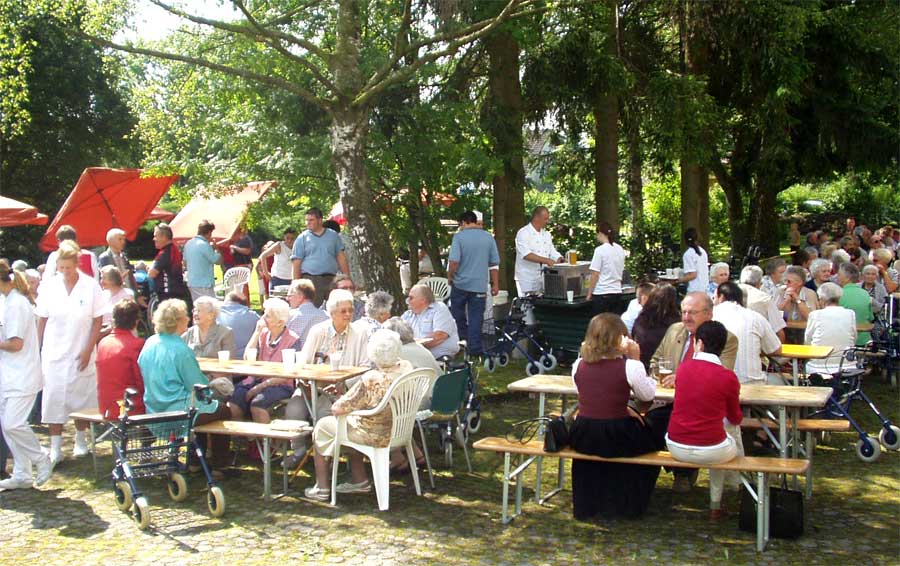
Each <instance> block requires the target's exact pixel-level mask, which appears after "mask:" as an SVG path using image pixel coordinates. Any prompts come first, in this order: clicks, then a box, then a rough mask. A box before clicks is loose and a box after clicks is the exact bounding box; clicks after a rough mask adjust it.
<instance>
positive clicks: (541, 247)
mask: <svg viewBox="0 0 900 566" xmlns="http://www.w3.org/2000/svg"><path fill="white" fill-rule="evenodd" d="M549 221H550V211H549V210H547V207H546V206H539V207H537V208H535V209H534V211H533V212H532V213H531V222H529V223H528V224H526V225H525V226H523V227H522V228H520V229H519V231H518V232H517V233H516V270H515V279H516V290H517V291H518V294H519V296H520V297H521V296H524V295H527V294H528V293H541V292H543V290H544V278H543V277H542V275H541V266H542V265H551V266H552V265H556V264H557V263H562V261H563V256H562V254H561V253H559V252H558V251H556V248H554V247H553V240H552V239H551V238H550V233H549V232H548V231H547V230H545V227H546V226H547V223H548V222H549Z"/></svg>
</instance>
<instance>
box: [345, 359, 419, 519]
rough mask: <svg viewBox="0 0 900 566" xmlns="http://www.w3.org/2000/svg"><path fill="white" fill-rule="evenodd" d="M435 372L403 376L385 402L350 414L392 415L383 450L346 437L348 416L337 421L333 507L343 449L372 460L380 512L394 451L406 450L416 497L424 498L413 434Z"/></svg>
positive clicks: (384, 504) (386, 495)
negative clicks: (403, 448)
mask: <svg viewBox="0 0 900 566" xmlns="http://www.w3.org/2000/svg"><path fill="white" fill-rule="evenodd" d="M434 375H435V371H434V370H433V369H430V368H421V369H416V370H413V371H411V372H409V373H406V374H404V375H401V376H400V377H398V378H397V379H395V380H394V382H393V383H391V386H390V387H389V388H388V390H387V392H386V393H385V395H384V398H383V399H382V400H381V402H380V403H378V405H377V406H376V407H375V408H373V409H366V410H363V411H354V412H352V413H350V414H352V415H355V416H359V417H371V416H373V415H377V414H379V413H381V412H382V411H387V410H390V411H391V418H392V423H391V441H390V444H389V445H388V446H386V447H384V448H380V447H375V446H368V445H365V444H357V443H355V442H353V441H352V440H350V439H349V438H348V437H347V416H348V415H340V416H338V417H337V432H336V434H335V437H334V455H333V459H332V468H331V504H332V505H337V476H338V463H339V462H338V461H339V460H340V455H341V446H347V447H349V448H353V449H355V450H357V451H359V452H362V453H363V454H364V455H365V456H367V457H368V458H369V462H371V464H372V480H373V482H374V483H375V495H376V497H377V498H378V509H379V510H380V511H387V509H388V502H389V489H390V469H389V468H390V460H391V458H390V453H391V450H392V449H394V448H400V447H405V448H406V457H407V458H408V459H409V470H410V472H412V477H413V483H414V484H415V486H416V495H422V488H421V486H420V485H419V470H418V469H417V468H416V458H415V454H414V452H413V443H412V434H413V428H414V427H415V425H416V412H417V411H418V409H419V404H420V403H421V402H422V397H424V396H425V393H426V391H427V389H428V387H429V386H430V385H431V381H432V380H433V379H434Z"/></svg>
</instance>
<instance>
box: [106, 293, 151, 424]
mask: <svg viewBox="0 0 900 566" xmlns="http://www.w3.org/2000/svg"><path fill="white" fill-rule="evenodd" d="M140 315H141V308H140V307H139V306H138V305H137V303H135V302H134V301H133V300H131V299H122V300H121V301H119V302H118V303H116V304H115V305H113V307H112V320H113V331H112V333H111V334H109V335H108V336H106V337H105V338H103V339H102V340H100V343H99V344H97V401H98V402H99V408H100V414H101V415H103V418H104V419H107V420H114V419H117V418H119V401H121V400H122V399H124V398H125V390H126V389H128V388H129V387H130V388H132V389H134V390H136V391H137V392H138V394H137V395H135V396H134V397H132V398H131V401H132V402H133V403H134V408H133V409H132V410H131V412H130V414H132V415H143V414H144V412H145V408H144V378H143V377H142V376H141V368H139V367H138V363H137V359H138V356H139V355H140V353H141V348H143V347H144V339H143V338H137V337H136V336H135V335H134V328H135V326H137V321H138V317H139V316H140Z"/></svg>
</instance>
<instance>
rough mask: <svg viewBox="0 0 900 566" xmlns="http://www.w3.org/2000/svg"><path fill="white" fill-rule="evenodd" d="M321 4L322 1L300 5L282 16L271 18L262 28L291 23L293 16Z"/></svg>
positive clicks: (317, 0) (311, 0)
mask: <svg viewBox="0 0 900 566" xmlns="http://www.w3.org/2000/svg"><path fill="white" fill-rule="evenodd" d="M321 3H322V0H310V1H309V2H307V3H306V4H302V5H300V6H298V7H296V8H294V9H293V10H291V11H289V12H285V13H284V14H282V15H280V16H278V17H276V18H273V19H271V20H269V21H267V22H264V23H263V26H264V27H268V26H280V25H284V24H289V23H291V22H292V21H294V16H296V15H297V14H299V13H300V12H302V11H304V10H307V9H309V8H312V7H314V6H317V5H319V4H321Z"/></svg>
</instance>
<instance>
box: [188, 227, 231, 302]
mask: <svg viewBox="0 0 900 566" xmlns="http://www.w3.org/2000/svg"><path fill="white" fill-rule="evenodd" d="M215 229H216V225H215V224H213V223H212V222H210V221H209V220H204V221H202V222H200V224H199V225H198V226H197V235H196V236H194V237H193V238H191V239H190V240H188V242H187V243H186V244H185V245H184V265H185V267H187V286H188V290H189V291H190V292H191V300H192V301H196V300H197V299H199V298H200V297H213V298H215V297H216V292H215V286H216V275H215V271H214V268H215V266H216V264H217V263H219V262H220V261H222V255H221V254H220V253H219V252H217V251H216V250H214V249H213V247H212V244H210V243H209V239H210V237H211V236H212V233H213V230H215Z"/></svg>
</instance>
